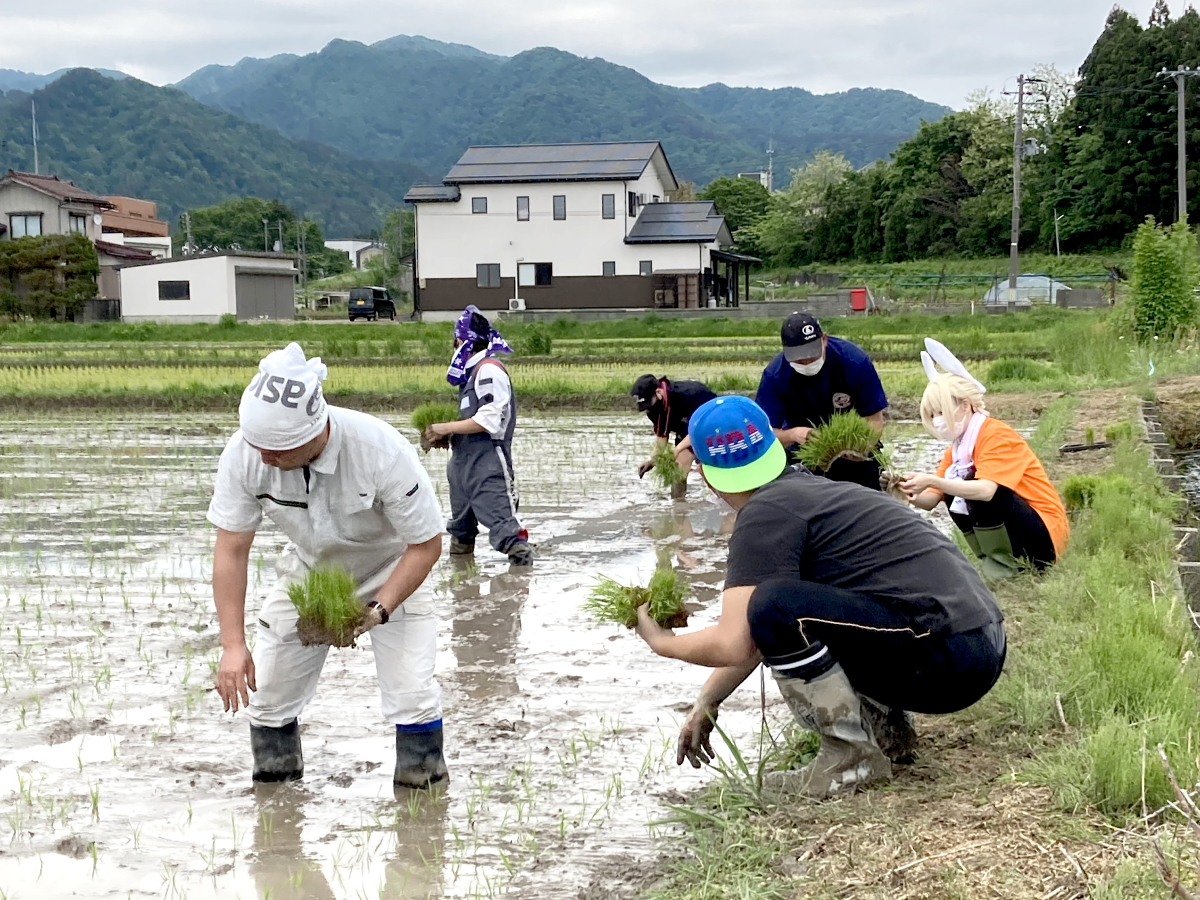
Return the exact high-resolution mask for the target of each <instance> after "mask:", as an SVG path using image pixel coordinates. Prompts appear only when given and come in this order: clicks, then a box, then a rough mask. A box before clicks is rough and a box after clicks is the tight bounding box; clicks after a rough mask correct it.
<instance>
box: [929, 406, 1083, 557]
mask: <svg viewBox="0 0 1200 900" xmlns="http://www.w3.org/2000/svg"><path fill="white" fill-rule="evenodd" d="M952 462H953V457H952V456H951V448H949V447H947V448H946V452H945V454H944V455H943V456H942V462H941V464H940V465H939V466H938V470H937V474H938V477H939V478H942V477H945V474H946V470H947V469H948V468H950V464H951V463H952ZM975 478H976V479H978V480H980V481H994V482H996V484H999V485H1001V486H1003V487H1006V488H1008V489H1009V490H1010V491H1012V492H1013V493H1014V494H1016V495H1017V496H1018V497H1020V498H1021V499H1022V500H1024V501H1025V502H1026V503H1028V504H1029V505H1030V506H1032V507H1033V509H1034V512H1036V513H1037V514H1038V515H1039V516H1041V518H1042V522H1043V523H1045V525H1046V530H1047V531H1049V532H1050V540H1052V541H1053V542H1054V552H1055V553H1056V554H1058V556H1059V557H1061V556H1062V554H1063V551H1064V550H1065V549H1066V548H1067V537H1068V536H1069V535H1070V533H1071V526H1070V524H1069V523H1068V521H1067V510H1066V508H1065V507H1064V506H1063V502H1062V500H1061V499H1060V498H1059V496H1058V491H1056V490H1055V489H1054V485H1053V484H1051V483H1050V479H1049V478H1048V477H1047V476H1046V470H1045V469H1043V468H1042V464H1041V462H1040V461H1039V460H1038V458H1037V457H1036V456H1034V454H1033V451H1032V450H1030V449H1029V445H1028V444H1027V443H1025V439H1024V438H1023V437H1021V436H1020V435H1019V434H1017V433H1016V431H1014V430H1013V428H1012V426H1011V425H1009V424H1007V423H1006V422H1001V421H1000V420H999V419H997V418H994V417H992V416H988V418H987V420H986V421H985V422H984V423H983V425H982V426H981V427H980V429H979V437H978V438H976V440H975Z"/></svg>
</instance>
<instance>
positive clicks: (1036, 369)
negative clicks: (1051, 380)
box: [988, 357, 1046, 381]
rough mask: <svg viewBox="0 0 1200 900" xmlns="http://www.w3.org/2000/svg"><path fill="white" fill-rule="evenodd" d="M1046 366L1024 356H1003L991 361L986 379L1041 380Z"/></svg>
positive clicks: (1044, 375)
mask: <svg viewBox="0 0 1200 900" xmlns="http://www.w3.org/2000/svg"><path fill="white" fill-rule="evenodd" d="M1044 377H1046V367H1045V366H1043V365H1042V364H1041V363H1038V362H1035V361H1034V360H1032V359H1026V358H1025V357H1005V358H1004V359H998V360H996V361H995V362H994V363H992V365H991V368H989V369H988V381H1041V380H1042V379H1043V378H1044Z"/></svg>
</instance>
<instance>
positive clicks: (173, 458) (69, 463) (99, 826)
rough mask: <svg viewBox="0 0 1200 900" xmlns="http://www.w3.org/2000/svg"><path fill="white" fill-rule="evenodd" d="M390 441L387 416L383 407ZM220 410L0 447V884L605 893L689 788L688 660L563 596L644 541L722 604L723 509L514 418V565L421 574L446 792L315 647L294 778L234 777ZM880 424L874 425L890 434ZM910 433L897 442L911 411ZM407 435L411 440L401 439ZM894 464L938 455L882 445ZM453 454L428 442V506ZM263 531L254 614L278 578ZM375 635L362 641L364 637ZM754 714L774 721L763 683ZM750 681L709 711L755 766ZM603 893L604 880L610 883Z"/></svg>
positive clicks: (143, 892)
mask: <svg viewBox="0 0 1200 900" xmlns="http://www.w3.org/2000/svg"><path fill="white" fill-rule="evenodd" d="M385 418H389V419H390V420H392V421H394V422H395V423H396V424H397V425H398V426H399V427H400V428H401V430H402V431H407V430H408V429H407V428H406V422H405V421H404V420H403V418H402V417H401V416H399V415H396V416H385ZM233 421H234V420H233V417H232V416H229V415H221V416H217V415H210V416H195V415H184V414H175V415H162V416H147V415H135V414H111V413H93V414H80V415H74V416H72V415H55V416H54V417H53V418H49V417H47V418H34V419H32V420H30V418H29V417H23V418H21V419H17V418H13V419H10V420H8V421H6V423H5V432H6V437H5V438H4V441H3V444H2V445H0V451H2V452H0V523H2V529H0V535H5V536H7V543H6V544H0V814H2V816H3V819H2V821H0V896H2V897H4V898H8V900H13V898H43V900H52V898H60V897H114V898H138V897H159V898H184V897H191V898H205V897H212V898H217V897H219V898H232V897H242V898H262V900H268V898H270V900H280V898H297V900H298V898H319V900H326V898H329V900H332V898H438V897H446V898H458V897H492V896H501V895H504V896H513V897H537V898H557V897H563V898H575V897H579V896H596V897H599V896H621V895H622V891H623V890H624V891H632V890H634V889H635V888H636V887H637V885H638V883H639V878H641V877H643V876H645V875H646V874H647V873H648V872H649V871H650V870H651V869H652V866H653V862H654V859H655V857H656V854H657V853H658V852H659V848H660V846H661V845H660V842H659V840H658V838H659V837H661V836H662V835H663V834H665V833H667V832H669V831H670V829H671V826H670V825H665V824H656V823H661V822H662V820H663V819H664V818H665V817H666V816H668V815H669V806H670V805H671V804H672V803H679V802H683V800H684V797H685V795H686V794H687V793H688V792H689V791H692V790H694V789H695V788H697V787H699V786H701V785H702V784H704V783H705V782H706V781H707V780H709V779H710V778H711V777H712V774H711V773H710V772H708V771H699V772H696V771H694V770H692V769H691V768H690V767H687V766H685V767H683V768H677V767H676V766H675V762H674V744H675V735H676V732H677V729H678V726H679V723H680V721H681V720H682V718H683V716H684V714H685V713H686V711H687V710H688V708H689V707H690V703H691V700H692V698H693V697H694V695H695V693H696V690H697V689H698V687H699V685H700V684H701V683H702V681H703V680H704V677H705V676H706V674H707V671H706V670H703V669H700V668H696V667H692V666H688V665H685V664H682V663H679V662H676V661H672V660H665V659H660V658H658V657H655V656H654V655H652V654H651V653H650V652H649V650H648V649H647V648H646V647H645V645H644V644H642V642H641V641H640V640H639V639H638V638H637V637H636V636H635V635H633V634H632V633H631V632H627V631H625V630H623V629H620V628H617V627H613V626H600V625H597V624H595V623H594V622H592V621H590V620H589V619H588V618H587V617H586V616H585V615H584V614H583V613H582V612H581V610H580V604H581V602H582V600H583V598H584V597H585V596H586V594H587V593H588V591H589V589H590V587H591V585H592V583H593V581H594V579H595V577H596V575H598V574H601V573H602V574H606V575H610V576H612V577H615V578H617V579H618V580H623V581H632V580H635V579H637V580H643V581H644V580H645V579H647V578H648V577H649V575H650V574H651V572H652V570H653V568H654V565H655V560H656V553H657V552H658V551H659V550H661V549H664V548H665V549H666V550H667V551H668V552H669V553H670V554H672V555H673V558H674V561H675V565H676V566H677V568H678V569H679V570H680V572H681V573H682V575H683V577H684V578H685V580H686V582H687V584H688V586H689V588H690V590H691V592H692V600H693V601H694V603H695V605H696V606H698V611H697V612H696V613H695V615H694V616H693V618H692V624H693V626H696V627H703V626H705V625H708V624H711V623H712V622H714V621H715V618H716V613H717V606H718V604H717V603H715V602H714V601H715V600H716V599H717V597H718V595H719V591H720V587H721V580H722V574H723V569H724V549H725V544H726V541H727V537H728V532H729V530H730V529H731V528H732V525H733V519H732V514H731V513H728V512H727V511H725V510H724V508H723V507H722V506H721V505H720V504H719V503H718V501H716V500H715V499H714V498H713V497H712V496H711V495H710V494H709V493H708V491H707V489H705V488H704V486H703V485H702V484H701V483H700V482H699V481H698V476H695V475H693V476H692V478H693V481H692V485H691V487H690V492H689V495H688V498H687V500H685V501H681V502H673V501H671V500H670V499H668V498H667V497H666V495H665V494H664V493H661V492H659V491H656V489H655V488H654V487H653V486H652V485H651V484H649V480H648V479H647V480H646V481H639V480H638V478H637V475H636V465H637V462H638V461H639V460H641V459H643V458H644V457H645V456H646V455H648V451H649V449H650V444H651V436H650V434H649V429H648V427H647V424H646V422H645V420H644V419H641V418H639V417H636V416H634V415H596V416H577V417H572V416H554V417H544V418H531V417H526V418H524V419H523V420H522V423H521V427H520V429H519V431H518V437H517V442H516V448H515V457H516V464H517V472H518V478H519V480H520V483H521V491H522V496H523V507H522V513H523V518H524V520H525V522H526V524H527V526H528V527H529V528H530V531H531V533H532V539H533V540H534V541H535V542H536V543H537V545H538V552H539V558H538V561H537V564H536V566H535V567H534V568H533V570H532V571H531V572H518V571H516V570H510V569H509V567H508V565H507V561H506V560H505V559H504V558H503V557H502V556H500V555H499V554H495V553H492V552H491V551H490V550H489V549H485V548H484V541H482V540H481V541H480V542H479V548H480V549H479V551H478V553H477V554H476V560H475V563H474V564H467V565H462V564H459V562H458V561H457V560H456V561H451V560H449V559H447V558H443V560H442V561H441V562H440V563H439V564H438V566H437V568H436V569H435V570H434V573H433V575H432V576H431V577H432V578H433V579H434V581H435V583H436V585H437V586H438V587H437V593H438V597H439V601H440V602H439V610H440V619H441V628H440V637H439V664H438V673H439V679H440V681H441V684H442V687H443V691H444V698H443V703H444V708H445V721H446V726H445V727H446V756H447V762H448V764H449V767H450V772H451V779H452V781H451V784H450V786H449V788H448V789H447V790H446V791H445V792H443V793H441V794H439V795H436V796H429V795H425V794H421V793H408V794H405V795H403V796H400V797H397V796H395V795H394V794H393V789H392V785H391V770H392V766H393V763H394V750H393V748H394V737H393V733H392V730H391V729H390V728H389V727H388V726H387V725H385V724H384V723H383V722H382V721H381V719H380V714H379V699H378V693H377V690H376V682H375V674H374V665H373V657H372V654H370V653H368V652H366V651H365V649H358V650H340V651H334V652H332V653H331V654H330V656H329V660H328V662H327V663H326V666H325V670H324V673H323V676H322V681H321V686H320V689H319V691H318V694H317V697H316V700H315V701H314V702H313V703H312V704H311V705H310V706H309V707H308V709H307V710H306V711H305V714H304V715H303V716H302V717H301V724H302V734H303V742H304V755H305V778H304V780H303V781H302V782H299V783H295V784H289V785H281V786H270V787H263V788H259V789H257V790H256V789H254V788H253V787H252V786H251V782H250V748H249V739H248V731H247V725H246V723H245V721H244V719H243V717H242V716H241V715H229V714H225V713H222V712H221V704H220V700H219V698H218V697H217V696H216V694H215V692H214V691H213V690H212V689H211V685H212V676H213V671H214V670H215V666H216V662H217V659H218V656H219V645H218V634H217V627H216V621H215V616H214V613H213V608H212V600H211V590H210V585H209V581H210V576H211V556H212V546H213V538H214V533H213V529H212V528H211V527H210V526H209V525H208V523H207V522H206V521H205V520H204V513H205V510H206V509H207V505H208V498H209V493H210V490H211V484H212V478H213V474H214V472H215V468H216V462H217V457H218V455H219V453H220V450H221V447H222V446H223V444H224V442H225V440H226V438H227V435H228V433H229V431H230V430H231V429H232V428H233ZM903 433H904V431H903V429H900V430H897V431H896V433H895V434H892V435H891V437H893V438H894V437H896V436H897V435H900V434H903ZM907 433H908V434H910V435H911V434H914V433H915V432H913V431H912V430H911V429H909V430H908V432H907ZM409 436H410V437H413V435H409ZM895 457H896V464H897V466H898V467H899V468H902V469H906V468H913V467H929V466H931V465H932V464H933V462H934V461H935V460H936V457H937V448H936V447H934V446H932V443H931V442H930V441H928V440H926V439H922V438H909V439H901V440H899V441H898V442H897V448H896V452H895ZM446 458H447V456H446V454H445V453H443V452H441V451H433V452H432V453H430V454H429V455H428V456H426V457H424V459H425V462H426V464H427V465H428V466H429V468H430V471H431V474H432V475H433V478H434V481H435V483H436V484H438V485H439V489H440V492H441V495H442V498H443V503H445V485H444V473H443V470H444V467H445V462H446ZM282 544H283V541H282V540H281V538H280V536H279V535H278V534H277V533H276V532H274V531H273V530H271V529H270V528H269V526H264V530H263V531H262V532H260V533H259V535H258V537H257V539H256V541H255V547H254V553H253V556H252V560H251V573H250V574H251V588H250V598H249V601H248V604H247V605H248V612H247V620H248V621H250V622H253V621H254V616H253V610H254V609H255V608H256V607H257V605H258V603H259V602H260V601H261V600H262V598H263V596H264V595H265V593H266V590H267V588H268V587H269V585H270V582H271V579H272V578H273V568H272V563H273V560H274V558H275V556H276V555H277V554H278V552H279V550H280V549H281V547H282ZM367 639H368V640H369V636H368V638H367ZM766 717H767V720H768V722H769V724H770V727H771V729H772V730H773V731H774V733H775V734H777V735H778V734H779V733H780V731H781V729H782V727H783V725H784V723H785V722H786V721H787V718H788V717H787V714H786V709H785V708H784V707H783V706H782V704H781V703H780V702H779V701H778V698H777V695H776V694H775V691H774V688H773V686H772V685H771V684H770V679H767V691H766ZM761 719H762V712H761V706H760V692H759V679H758V678H751V679H750V680H749V681H748V682H747V683H746V685H745V686H743V687H742V688H741V689H740V690H739V691H738V692H737V693H735V694H734V695H733V696H732V697H731V698H730V700H729V701H728V702H727V703H726V704H725V706H724V707H723V709H722V715H721V724H722V727H723V728H725V729H726V731H727V732H728V733H729V734H730V735H731V736H732V737H733V738H734V739H735V740H737V742H738V743H739V745H740V746H742V747H743V749H746V750H748V751H749V753H750V754H751V755H753V754H754V753H757V747H758V743H759V741H760V735H761V728H760V723H761ZM623 885H624V886H625V888H622V886H623Z"/></svg>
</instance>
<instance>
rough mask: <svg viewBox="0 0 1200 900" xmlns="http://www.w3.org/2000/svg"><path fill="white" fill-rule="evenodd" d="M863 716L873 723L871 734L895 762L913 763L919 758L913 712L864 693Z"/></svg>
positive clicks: (861, 697)
mask: <svg viewBox="0 0 1200 900" xmlns="http://www.w3.org/2000/svg"><path fill="white" fill-rule="evenodd" d="M858 697H859V700H861V701H862V711H863V717H864V718H865V719H866V720H867V721H868V722H869V723H870V725H871V734H872V735H874V737H875V743H877V744H878V745H879V749H880V750H882V751H883V755H884V756H886V757H887V758H888V759H890V760H891V761H892V762H894V763H911V762H913V761H915V760H916V758H917V729H916V727H915V726H914V725H913V717H912V713H910V712H907V711H906V710H903V709H896V708H894V707H891V706H884V705H883V704H882V703H880V702H879V701H878V700H872V699H871V698H870V697H867V696H864V695H863V694H859V695H858Z"/></svg>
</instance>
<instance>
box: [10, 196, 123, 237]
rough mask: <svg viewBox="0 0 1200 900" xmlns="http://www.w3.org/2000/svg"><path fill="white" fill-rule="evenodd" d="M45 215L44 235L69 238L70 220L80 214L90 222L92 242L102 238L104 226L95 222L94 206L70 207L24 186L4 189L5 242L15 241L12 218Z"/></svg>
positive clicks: (74, 205)
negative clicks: (71, 215) (93, 218)
mask: <svg viewBox="0 0 1200 900" xmlns="http://www.w3.org/2000/svg"><path fill="white" fill-rule="evenodd" d="M30 213H41V214H42V234H67V233H68V232H69V231H70V220H69V218H68V217H69V216H70V214H71V213H76V214H78V215H81V216H83V217H84V218H85V219H86V220H87V237H88V239H89V240H91V241H96V240H97V239H100V238H101V235H100V226H99V225H97V224H96V223H95V222H93V221H92V217H93V216H94V215H95V214H96V208H95V207H94V206H92V205H91V204H90V203H69V202H66V201H62V200H59V199H57V198H56V197H51V196H50V195H49V194H44V193H42V192H41V191H36V190H34V189H33V188H31V187H27V186H26V185H23V184H11V183H10V184H7V185H5V186H4V187H0V222H3V223H4V226H5V228H6V229H7V230H6V231H5V234H4V239H5V240H7V239H9V238H11V237H12V221H11V220H10V218H9V217H10V216H12V215H26V214H30Z"/></svg>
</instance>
